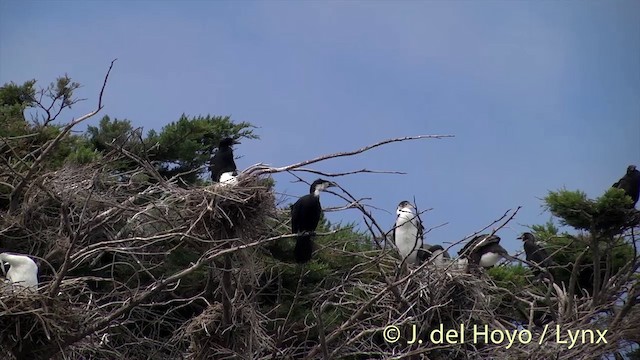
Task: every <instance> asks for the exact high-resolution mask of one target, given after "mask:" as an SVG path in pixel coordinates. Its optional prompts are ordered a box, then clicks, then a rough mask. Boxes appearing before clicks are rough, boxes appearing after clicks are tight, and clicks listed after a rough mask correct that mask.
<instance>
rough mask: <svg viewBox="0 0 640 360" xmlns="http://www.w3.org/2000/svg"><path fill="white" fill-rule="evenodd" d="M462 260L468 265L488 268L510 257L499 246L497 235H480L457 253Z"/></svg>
mask: <svg viewBox="0 0 640 360" xmlns="http://www.w3.org/2000/svg"><path fill="white" fill-rule="evenodd" d="M458 255H460V256H461V257H462V258H466V259H468V261H469V264H473V265H476V266H477V265H480V266H482V267H483V268H490V267H492V266H494V265H495V264H497V263H498V261H499V260H500V259H501V258H503V257H510V256H509V253H508V252H507V250H505V249H504V248H503V247H502V246H500V237H499V236H497V235H488V234H482V235H478V236H476V237H474V238H473V239H472V240H471V241H469V242H468V243H467V244H466V245H465V246H464V247H463V248H462V250H460V251H459V252H458Z"/></svg>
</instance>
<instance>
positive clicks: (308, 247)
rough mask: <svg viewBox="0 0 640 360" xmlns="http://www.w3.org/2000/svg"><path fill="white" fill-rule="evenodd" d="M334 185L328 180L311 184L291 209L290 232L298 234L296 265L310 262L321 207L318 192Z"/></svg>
mask: <svg viewBox="0 0 640 360" xmlns="http://www.w3.org/2000/svg"><path fill="white" fill-rule="evenodd" d="M333 186H335V184H334V183H333V182H331V181H328V180H323V179H318V180H316V181H314V182H313V184H311V188H310V189H309V194H307V195H304V196H303V197H301V198H300V199H298V201H296V202H295V204H293V206H292V207H291V231H292V233H294V234H299V235H298V236H297V238H296V247H295V250H294V255H295V259H296V261H297V262H298V263H306V262H307V261H309V260H311V254H312V253H313V242H312V241H311V238H312V236H313V232H315V231H316V227H317V226H318V222H320V216H321V215H322V206H320V192H321V191H323V190H325V189H326V188H329V187H333Z"/></svg>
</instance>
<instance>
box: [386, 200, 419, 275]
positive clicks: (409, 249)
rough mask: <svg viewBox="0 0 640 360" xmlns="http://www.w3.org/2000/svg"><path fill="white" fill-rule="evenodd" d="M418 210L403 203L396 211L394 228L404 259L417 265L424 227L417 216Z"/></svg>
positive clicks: (394, 236) (407, 203)
mask: <svg viewBox="0 0 640 360" xmlns="http://www.w3.org/2000/svg"><path fill="white" fill-rule="evenodd" d="M415 210H416V208H415V206H413V205H412V204H411V203H410V202H408V201H406V200H405V201H401V202H400V204H398V208H397V209H396V215H397V217H396V222H395V226H394V228H393V239H394V241H395V244H396V246H397V247H398V252H399V253H400V256H401V257H402V259H405V258H406V259H407V263H410V264H415V263H416V262H417V257H418V249H420V248H421V247H422V240H423V234H424V227H423V226H422V222H421V221H420V219H419V218H418V214H416V211H415Z"/></svg>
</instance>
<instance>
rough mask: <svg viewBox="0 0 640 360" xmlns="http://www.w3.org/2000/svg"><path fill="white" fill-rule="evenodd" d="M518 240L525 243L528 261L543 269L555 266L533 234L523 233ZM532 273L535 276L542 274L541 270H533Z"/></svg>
mask: <svg viewBox="0 0 640 360" xmlns="http://www.w3.org/2000/svg"><path fill="white" fill-rule="evenodd" d="M518 239H521V240H522V241H523V242H524V252H525V253H526V255H527V261H531V262H532V263H535V264H536V265H538V266H540V267H542V268H548V267H549V266H552V265H553V264H554V262H553V260H552V259H551V258H550V257H549V254H548V253H547V250H545V249H544V248H543V247H541V246H539V245H537V244H536V238H535V236H534V235H533V234H532V233H530V232H526V233H523V234H522V235H520V236H519V237H518ZM532 271H533V273H534V274H535V275H539V274H540V270H539V269H532Z"/></svg>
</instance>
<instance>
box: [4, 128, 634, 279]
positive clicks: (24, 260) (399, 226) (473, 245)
mask: <svg viewBox="0 0 640 360" xmlns="http://www.w3.org/2000/svg"><path fill="white" fill-rule="evenodd" d="M235 144H239V142H238V141H236V140H235V139H233V138H230V137H227V138H224V139H222V140H221V141H220V142H219V144H218V148H217V151H216V152H215V153H214V154H213V156H212V158H211V160H210V163H209V171H210V172H211V180H212V181H213V182H214V183H218V184H221V185H235V184H237V182H238V180H237V175H238V169H237V167H236V163H235V160H234V156H233V148H232V146H233V145H235ZM334 186H337V185H336V184H335V183H334V182H332V181H328V180H324V179H317V180H316V181H314V182H313V183H312V184H311V186H310V188H309V193H308V194H306V195H304V196H302V197H300V198H299V199H298V200H297V201H296V202H295V203H294V204H293V206H292V207H291V230H292V233H293V234H295V236H296V244H295V248H294V258H295V260H296V262H298V263H306V262H308V261H310V260H311V258H312V255H313V248H314V246H313V237H314V236H315V231H316V228H317V226H318V223H319V222H320V218H321V216H322V206H321V204H320V193H321V192H322V191H324V190H326V189H328V188H330V187H334ZM612 187H614V188H620V189H622V190H624V192H625V193H626V194H627V195H628V196H629V197H631V199H632V201H633V206H634V207H635V205H636V203H637V202H638V197H639V195H640V171H638V170H637V169H636V167H635V166H634V165H630V166H629V167H628V168H627V173H626V174H625V176H624V177H622V178H621V179H620V180H619V181H618V182H616V183H615V184H613V186H612ZM396 215H397V216H396V221H395V225H394V227H393V230H392V231H391V232H390V233H391V234H390V236H389V237H390V238H391V240H392V241H393V243H394V244H395V246H396V247H397V249H398V252H399V254H400V256H401V258H402V259H403V262H407V263H409V264H413V265H416V264H417V265H419V264H422V263H424V262H425V261H431V262H432V263H433V264H435V265H444V264H449V263H451V261H452V260H451V257H450V255H449V253H448V252H447V251H446V250H445V249H444V248H443V247H442V246H441V245H429V244H425V243H424V242H423V238H424V227H423V226H422V222H421V221H420V218H419V214H418V213H417V211H416V208H415V206H414V205H412V204H411V203H410V202H409V201H402V202H400V204H398V207H397V209H396ZM519 239H521V240H522V241H523V246H524V250H525V253H526V259H527V261H530V262H533V263H535V265H536V268H535V269H534V273H539V272H540V269H541V268H546V267H548V266H550V265H551V264H553V262H552V260H551V259H550V257H549V254H548V253H547V251H546V250H545V249H544V248H542V247H541V246H539V245H538V244H537V243H536V239H535V236H534V235H533V234H531V233H529V232H525V233H524V234H522V235H521V236H520V237H519ZM458 255H459V257H458V259H457V260H456V262H457V263H458V264H463V265H465V266H469V267H482V268H489V267H492V266H494V265H495V264H497V263H498V261H500V259H502V258H507V259H511V258H512V257H511V256H510V255H509V253H508V252H507V251H506V250H505V249H504V248H503V247H502V246H501V245H500V237H499V236H497V235H495V234H481V235H477V236H475V237H474V238H472V239H471V241H469V242H468V243H467V244H465V245H464V246H463V248H462V249H461V250H460V251H459V252H458ZM6 265H8V266H9V267H10V268H9V270H8V271H6V269H5V266H6ZM0 267H1V268H2V273H3V275H4V277H5V280H4V282H8V283H10V284H12V285H14V286H15V287H17V288H25V289H28V290H30V291H33V290H35V289H36V288H37V286H38V266H37V264H36V263H35V262H34V261H33V260H32V259H31V258H30V257H29V256H26V255H21V254H10V253H8V252H5V251H0Z"/></svg>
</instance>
